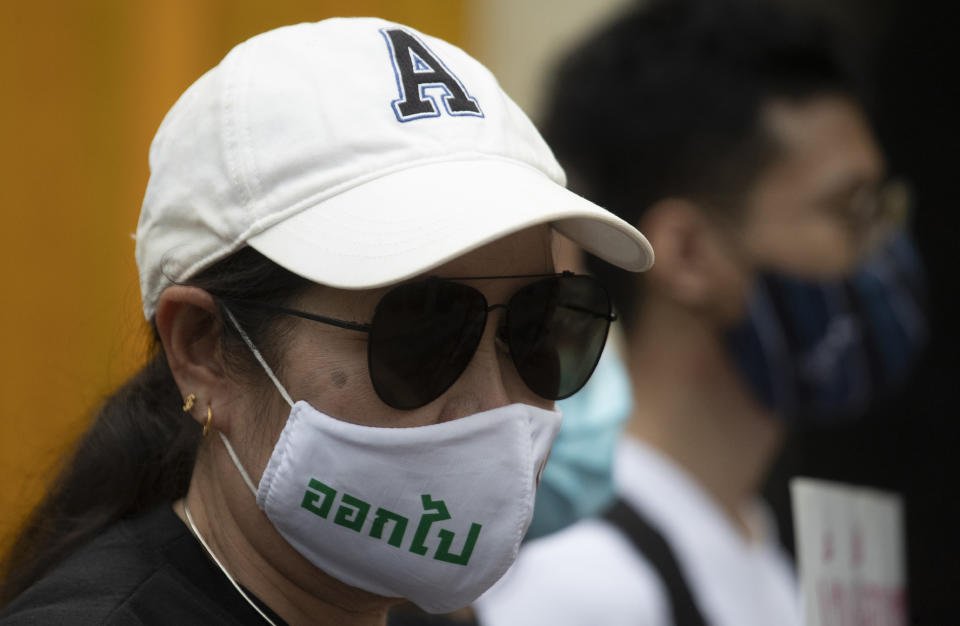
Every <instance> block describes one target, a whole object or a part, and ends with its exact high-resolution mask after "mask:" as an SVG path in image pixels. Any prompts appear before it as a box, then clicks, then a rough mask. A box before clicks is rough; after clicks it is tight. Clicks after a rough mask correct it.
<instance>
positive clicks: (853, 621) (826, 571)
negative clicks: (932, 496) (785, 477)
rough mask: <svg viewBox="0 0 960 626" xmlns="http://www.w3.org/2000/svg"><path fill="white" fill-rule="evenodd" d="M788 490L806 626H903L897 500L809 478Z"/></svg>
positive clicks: (901, 545)
mask: <svg viewBox="0 0 960 626" xmlns="http://www.w3.org/2000/svg"><path fill="white" fill-rule="evenodd" d="M790 491H791V496H792V500H793V523H794V532H795V535H796V546H797V565H798V568H799V575H800V585H801V589H802V593H803V605H804V613H805V618H806V619H805V623H806V625H807V626H905V624H906V623H907V610H906V574H905V568H904V534H903V504H902V501H901V498H900V497H899V496H898V495H896V494H892V493H888V492H884V491H880V490H877V489H868V488H863V487H854V486H851V485H845V484H842V483H834V482H827V481H822V480H812V479H808V478H795V479H793V480H792V481H791V484H790Z"/></svg>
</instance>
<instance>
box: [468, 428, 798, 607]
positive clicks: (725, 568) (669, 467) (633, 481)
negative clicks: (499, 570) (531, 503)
mask: <svg viewBox="0 0 960 626" xmlns="http://www.w3.org/2000/svg"><path fill="white" fill-rule="evenodd" d="M615 479H616V482H617V490H618V492H619V493H620V496H621V497H622V498H623V499H624V500H626V501H627V503H628V504H629V505H630V506H631V507H633V508H635V509H636V510H637V511H638V512H640V513H641V514H642V515H643V516H644V517H645V518H646V519H647V520H648V521H649V523H650V524H652V525H653V526H654V527H655V528H657V529H658V530H659V531H660V533H661V534H662V535H663V536H664V538H665V539H666V541H667V542H668V543H669V544H670V546H671V547H672V548H673V551H674V553H675V555H676V558H677V560H678V562H679V564H680V568H681V570H682V571H683V573H684V576H685V578H686V581H687V584H688V585H689V587H690V589H691V592H692V593H693V596H694V598H695V600H696V602H697V605H698V606H699V608H700V611H701V612H702V613H703V614H704V617H705V618H706V620H707V622H708V623H710V624H714V625H716V626H800V624H801V622H802V619H801V609H800V594H799V590H798V587H797V582H796V578H795V575H794V573H793V569H792V566H791V565H790V562H789V561H788V559H787V558H786V556H785V555H784V554H783V552H782V550H781V549H780V547H779V545H778V544H777V543H776V540H775V537H774V536H773V535H774V533H773V532H769V530H772V525H768V526H770V529H769V530H768V532H765V533H763V535H764V538H763V539H760V540H754V541H752V542H751V541H750V540H748V539H746V538H745V537H743V536H742V535H741V534H740V533H739V532H738V530H737V529H736V528H735V527H734V526H733V524H732V523H731V522H730V521H729V519H728V518H727V517H726V515H725V514H724V513H723V511H722V510H721V509H720V508H719V506H718V505H717V504H716V503H715V502H714V501H713V500H712V499H711V498H710V497H709V496H708V495H707V494H706V493H705V492H704V491H703V489H702V488H701V487H700V486H699V485H698V484H697V483H695V482H694V480H693V479H692V478H691V477H690V476H689V475H687V474H686V473H685V472H684V471H683V470H682V469H681V468H680V467H678V466H677V465H675V464H674V463H673V462H671V461H670V460H669V459H667V458H666V457H664V456H663V455H661V454H660V453H658V452H657V451H656V450H654V449H653V448H651V447H649V446H647V445H645V444H643V443H641V442H640V441H637V440H632V439H628V440H626V441H624V442H622V443H621V445H620V447H619V449H618V450H617V458H616V464H615ZM759 510H760V509H759V503H758V511H759ZM474 609H475V611H476V613H477V615H478V618H479V620H480V623H481V624H482V625H483V626H537V625H540V624H542V625H544V626H546V625H550V626H621V625H622V626H661V625H662V626H669V625H670V624H671V612H670V605H669V600H668V597H667V593H666V589H665V587H664V585H663V582H662V581H661V580H660V577H659V574H658V573H657V571H656V570H654V569H653V566H652V565H651V564H650V563H649V562H648V561H647V560H646V559H645V558H644V557H643V555H641V554H640V553H638V552H637V550H636V549H635V548H634V546H633V544H632V543H631V542H630V540H629V539H628V538H627V537H626V536H625V535H624V534H623V533H622V532H621V531H619V530H618V529H617V528H615V527H614V526H612V525H611V524H610V523H609V522H607V521H605V520H599V519H595V520H585V521H583V522H580V523H578V524H575V525H573V526H571V527H570V528H567V529H565V530H563V531H561V532H558V533H556V534H553V535H550V536H547V537H544V538H542V539H539V540H536V541H533V542H530V543H529V544H527V545H526V546H524V548H523V549H522V550H521V551H520V556H519V558H518V559H517V562H516V563H515V564H514V566H513V567H512V568H511V569H510V570H509V571H508V572H507V573H506V575H505V576H504V577H503V578H502V579H501V580H500V582H498V583H497V584H496V585H494V587H493V588H491V589H490V590H489V591H488V592H487V593H486V594H484V595H483V596H481V597H480V598H479V599H478V600H477V601H476V603H475V605H474Z"/></svg>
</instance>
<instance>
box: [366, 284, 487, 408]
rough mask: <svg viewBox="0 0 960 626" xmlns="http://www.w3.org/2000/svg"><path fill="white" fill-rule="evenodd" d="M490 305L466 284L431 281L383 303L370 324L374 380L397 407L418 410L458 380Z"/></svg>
mask: <svg viewBox="0 0 960 626" xmlns="http://www.w3.org/2000/svg"><path fill="white" fill-rule="evenodd" d="M486 306H487V303H486V301H485V300H484V298H483V295H482V294H481V293H480V292H478V291H476V290H475V289H472V288H470V287H468V286H466V285H462V284H458V283H450V282H443V281H439V280H437V281H434V280H428V281H424V282H418V283H409V284H405V285H401V286H399V287H397V288H395V289H393V290H391V291H389V292H387V294H386V295H385V296H384V297H383V298H382V299H381V300H380V303H379V304H378V305H377V309H376V311H375V312H374V315H373V320H372V322H371V324H370V326H371V329H370V347H369V351H368V358H369V367H370V379H371V381H372V382H373V387H374V389H375V390H376V392H377V394H378V395H379V396H380V398H381V399H382V400H383V401H384V402H385V403H386V404H388V405H390V406H392V407H393V408H396V409H404V410H406V409H415V408H418V407H421V406H423V405H425V404H427V403H429V402H431V401H433V400H435V399H436V398H438V397H439V396H440V395H441V394H443V392H444V391H446V390H447V389H448V388H449V387H450V385H452V384H453V383H454V381H456V380H457V378H458V377H459V376H460V374H462V373H463V370H464V369H466V367H467V364H468V363H469V362H470V359H471V358H472V357H473V354H474V352H475V351H476V349H477V345H478V344H479V342H480V338H481V336H482V335H483V328H484V324H485V322H486V317H487V315H486Z"/></svg>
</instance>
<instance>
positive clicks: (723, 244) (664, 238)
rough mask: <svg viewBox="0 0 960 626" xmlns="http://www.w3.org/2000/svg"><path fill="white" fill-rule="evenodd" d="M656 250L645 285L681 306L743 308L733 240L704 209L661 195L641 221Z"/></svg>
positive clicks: (723, 311)
mask: <svg viewBox="0 0 960 626" xmlns="http://www.w3.org/2000/svg"><path fill="white" fill-rule="evenodd" d="M639 227H640V230H641V231H642V232H643V233H644V234H645V235H646V236H647V239H648V240H649V241H650V244H651V245H652V246H653V249H654V250H655V251H656V253H657V262H656V263H655V264H654V266H653V268H652V269H651V270H650V271H649V272H648V276H647V278H646V280H647V284H648V285H650V288H651V289H653V290H655V291H656V292H658V293H659V294H660V295H661V296H662V297H666V298H669V299H671V300H673V301H675V302H676V303H677V304H680V305H682V306H684V307H686V308H689V309H693V310H700V311H704V312H707V313H710V314H711V315H718V316H720V317H722V318H725V319H726V318H729V317H733V318H734V319H736V317H738V316H739V315H740V312H741V310H742V302H743V293H744V281H745V278H744V269H743V268H741V267H740V266H739V264H738V259H737V258H735V255H734V254H733V252H734V251H733V245H734V244H733V242H731V241H730V240H729V237H725V236H724V234H723V233H721V232H720V228H721V227H720V226H718V225H717V224H716V223H715V221H714V220H711V219H710V218H709V217H708V216H707V215H706V213H705V212H704V209H703V208H701V207H700V206H699V205H697V204H696V203H695V202H693V201H691V200H687V199H684V198H665V199H663V200H659V201H658V202H656V203H655V204H654V205H653V206H651V207H650V208H649V209H648V210H647V211H646V212H645V213H644V217H643V219H642V220H641V222H640V225H639Z"/></svg>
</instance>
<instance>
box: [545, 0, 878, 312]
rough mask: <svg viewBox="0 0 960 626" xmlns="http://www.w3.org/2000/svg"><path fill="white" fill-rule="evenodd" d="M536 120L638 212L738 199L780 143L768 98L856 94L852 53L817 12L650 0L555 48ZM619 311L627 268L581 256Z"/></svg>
mask: <svg viewBox="0 0 960 626" xmlns="http://www.w3.org/2000/svg"><path fill="white" fill-rule="evenodd" d="M553 78H554V79H553V85H552V89H551V91H550V94H549V96H548V99H547V102H548V107H549V110H548V111H546V115H545V117H544V122H543V124H542V130H543V134H544V136H545V137H546V139H547V142H548V143H549V144H550V146H551V147H552V148H553V150H554V152H555V153H556V155H557V158H558V159H559V160H560V162H561V163H562V164H563V166H564V168H566V170H567V174H568V176H569V177H570V184H571V188H572V189H573V190H574V191H577V192H578V193H580V194H582V195H584V196H586V197H587V198H589V199H590V200H593V201H594V202H596V203H597V204H599V205H601V206H603V207H605V208H607V209H609V210H610V211H612V212H614V213H616V214H617V215H619V216H620V217H621V218H623V219H624V220H626V221H628V222H630V223H631V224H634V225H636V224H637V223H638V221H639V220H640V218H641V216H642V214H643V212H644V211H645V210H646V209H647V207H649V206H651V205H652V204H653V203H654V202H656V201H657V200H659V199H661V198H666V197H685V198H689V199H692V200H695V201H698V202H699V203H700V204H701V205H704V206H710V207H714V208H717V209H720V210H723V209H730V210H733V209H735V208H736V206H737V204H738V202H739V201H740V200H741V199H742V197H743V194H744V192H745V191H746V190H747V189H749V187H750V186H751V185H752V183H753V182H754V180H755V179H756V178H757V176H758V175H759V174H760V173H761V172H762V171H763V169H764V167H765V165H766V164H768V163H769V162H770V161H771V159H772V158H773V157H775V156H776V150H777V146H776V144H775V142H774V141H773V138H772V137H770V136H768V134H767V132H766V130H765V129H764V128H763V125H762V124H760V123H759V120H760V113H761V109H762V107H763V105H764V104H765V103H766V102H768V101H770V100H771V99H777V98H783V99H788V100H796V101H802V100H803V99H806V98H809V97H812V96H817V95H823V94H828V93H836V94H841V95H844V96H848V97H850V98H852V99H853V100H854V101H856V102H858V103H861V104H862V103H863V102H864V97H863V93H862V90H861V84H860V81H859V74H858V73H857V72H856V71H855V69H854V67H853V63H852V59H851V56H850V55H848V54H847V52H846V51H845V50H842V49H841V48H840V46H839V45H838V41H837V40H836V39H834V34H833V33H832V32H831V31H830V30H829V29H828V28H826V27H825V25H824V24H822V23H820V22H818V21H815V20H813V19H811V18H808V17H801V16H799V15H792V14H789V13H786V12H784V10H782V9H779V8H777V7H775V6H772V5H771V3H770V2H765V3H760V2H756V1H752V2H751V1H749V0H739V1H738V0H653V1H652V2H646V3H643V5H642V6H637V7H635V8H633V9H631V10H630V11H628V12H627V13H626V14H625V15H621V16H619V17H618V18H617V19H616V20H615V21H614V22H613V23H611V24H609V25H607V26H606V27H604V28H602V29H601V30H600V31H599V32H598V33H596V34H594V35H593V36H592V37H590V38H588V39H587V40H586V41H584V42H583V43H582V44H580V45H579V46H577V47H576V48H575V49H574V50H572V51H571V52H569V53H568V54H567V55H566V56H565V57H564V58H563V60H562V61H561V63H560V65H559V66H558V69H557V71H556V73H555V75H554V77H553ZM588 264H589V267H590V269H591V271H593V272H594V273H596V274H598V275H599V277H600V278H601V280H603V281H604V282H605V283H606V284H607V286H608V288H609V289H610V290H611V295H612V296H613V298H614V301H615V302H616V304H617V306H618V308H619V309H620V313H621V314H622V315H623V317H624V318H625V321H626V322H627V323H629V322H630V321H632V319H633V316H634V314H635V309H636V305H637V302H636V299H637V295H636V287H637V283H636V281H635V280H634V279H633V278H632V277H630V276H629V275H627V274H626V273H624V272H619V271H617V270H616V269H615V268H613V267H612V266H609V265H607V264H605V263H603V262H602V261H600V260H599V259H595V258H590V259H589V260H588Z"/></svg>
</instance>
